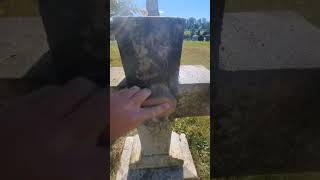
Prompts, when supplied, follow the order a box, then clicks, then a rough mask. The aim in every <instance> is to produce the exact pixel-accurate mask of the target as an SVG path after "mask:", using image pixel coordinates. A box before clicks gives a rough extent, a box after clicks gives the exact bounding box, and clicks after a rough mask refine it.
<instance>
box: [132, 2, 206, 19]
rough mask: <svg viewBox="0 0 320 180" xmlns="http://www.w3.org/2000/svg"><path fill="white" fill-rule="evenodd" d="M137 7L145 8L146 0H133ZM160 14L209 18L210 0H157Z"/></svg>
mask: <svg viewBox="0 0 320 180" xmlns="http://www.w3.org/2000/svg"><path fill="white" fill-rule="evenodd" d="M133 2H134V3H135V4H136V5H137V7H139V8H146V0H134V1H133ZM158 3H159V12H160V16H172V17H183V18H189V17H194V18H196V19H199V18H206V19H207V20H210V0H158Z"/></svg>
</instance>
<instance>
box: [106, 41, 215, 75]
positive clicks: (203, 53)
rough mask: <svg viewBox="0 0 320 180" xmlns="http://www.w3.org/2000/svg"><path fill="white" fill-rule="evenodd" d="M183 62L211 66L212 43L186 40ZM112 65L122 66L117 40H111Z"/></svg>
mask: <svg viewBox="0 0 320 180" xmlns="http://www.w3.org/2000/svg"><path fill="white" fill-rule="evenodd" d="M181 63H182V64H194V65H199V64H201V65H203V66H205V67H206V68H208V69H209V67H210V43H209V42H199V41H184V42H183V49H182V54H181ZM110 66H111V67H112V66H113V67H115V66H122V64H121V57H120V54H119V50H118V46H117V43H116V42H115V41H112V42H110Z"/></svg>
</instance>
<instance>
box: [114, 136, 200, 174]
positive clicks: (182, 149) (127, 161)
mask: <svg viewBox="0 0 320 180" xmlns="http://www.w3.org/2000/svg"><path fill="white" fill-rule="evenodd" d="M139 144H140V140H139V136H138V135H136V136H132V137H127V139H126V141H125V144H124V147H123V152H122V156H121V161H120V168H119V170H118V172H117V178H116V179H117V180H140V179H141V180H142V179H150V180H162V179H166V180H181V179H198V175H197V171H196V168H195V165H194V163H193V159H192V156H191V152H190V150H189V146H188V142H187V139H186V137H185V135H184V134H181V135H179V134H177V133H175V132H172V135H171V144H170V156H171V158H170V157H169V156H167V159H168V161H170V162H164V161H163V162H162V161H157V159H162V160H164V159H165V158H164V157H157V156H155V157H150V159H153V158H154V159H153V160H152V161H153V162H154V163H151V162H152V161H149V162H148V164H145V167H148V168H141V167H142V164H140V165H139V168H136V165H135V164H134V162H136V160H137V157H138V154H139V153H137V152H140V149H139V148H140V146H139ZM158 163H160V164H161V163H162V164H169V165H170V164H171V163H172V164H171V166H170V167H161V168H152V167H159V164H158ZM174 165H176V166H174Z"/></svg>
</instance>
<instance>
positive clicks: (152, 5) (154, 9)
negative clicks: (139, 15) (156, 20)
mask: <svg viewBox="0 0 320 180" xmlns="http://www.w3.org/2000/svg"><path fill="white" fill-rule="evenodd" d="M147 11H148V16H160V14H159V9H158V0H147Z"/></svg>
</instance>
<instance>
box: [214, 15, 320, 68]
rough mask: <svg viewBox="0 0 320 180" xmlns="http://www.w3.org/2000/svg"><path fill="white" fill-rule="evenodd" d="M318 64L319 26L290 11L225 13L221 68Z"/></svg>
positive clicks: (287, 66)
mask: <svg viewBox="0 0 320 180" xmlns="http://www.w3.org/2000/svg"><path fill="white" fill-rule="evenodd" d="M316 67H320V29H319V28H317V27H316V26H314V25H312V24H311V23H309V22H308V21H307V20H306V19H305V18H304V17H303V16H301V15H299V14H297V13H294V12H291V11H281V12H268V13H263V12H241V13H225V15H224V20H223V30H222V34H221V46H220V69H222V70H227V71H238V70H264V69H294V68H297V69H302V68H316Z"/></svg>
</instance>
